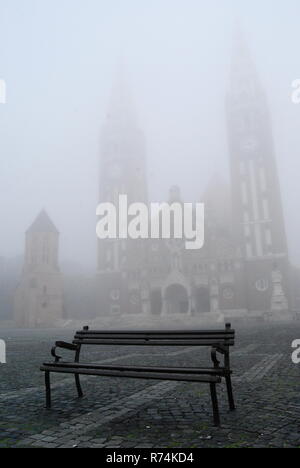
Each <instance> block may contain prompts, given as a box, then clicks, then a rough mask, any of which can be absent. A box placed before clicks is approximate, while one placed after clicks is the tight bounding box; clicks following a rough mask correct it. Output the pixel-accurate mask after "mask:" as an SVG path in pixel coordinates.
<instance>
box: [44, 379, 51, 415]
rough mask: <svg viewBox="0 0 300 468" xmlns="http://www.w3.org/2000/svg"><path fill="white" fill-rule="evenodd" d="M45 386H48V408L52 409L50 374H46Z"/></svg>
mask: <svg viewBox="0 0 300 468" xmlns="http://www.w3.org/2000/svg"><path fill="white" fill-rule="evenodd" d="M45 384H46V408H47V409H50V408H51V384H50V372H45Z"/></svg>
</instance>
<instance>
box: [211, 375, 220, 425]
mask: <svg viewBox="0 0 300 468" xmlns="http://www.w3.org/2000/svg"><path fill="white" fill-rule="evenodd" d="M210 394H211V402H212V407H213V413H214V425H215V426H220V413H219V404H218V396H217V388H216V384H215V383H211V384H210Z"/></svg>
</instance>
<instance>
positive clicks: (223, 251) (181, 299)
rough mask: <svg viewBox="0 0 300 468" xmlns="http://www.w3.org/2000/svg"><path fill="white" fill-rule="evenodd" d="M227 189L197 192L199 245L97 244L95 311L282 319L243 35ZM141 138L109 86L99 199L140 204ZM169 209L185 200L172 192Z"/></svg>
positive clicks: (284, 269)
mask: <svg viewBox="0 0 300 468" xmlns="http://www.w3.org/2000/svg"><path fill="white" fill-rule="evenodd" d="M226 111H227V124H228V141H229V153H230V172H231V178H230V185H231V186H230V187H227V186H226V184H224V182H222V181H221V180H219V179H218V178H217V177H215V178H213V179H212V181H211V183H210V185H209V187H208V189H207V190H206V192H205V193H204V194H203V199H202V200H201V201H203V202H204V203H205V217H206V218H205V219H206V221H205V245H204V247H203V248H202V249H201V250H199V251H187V250H185V248H184V243H183V242H180V241H178V240H176V241H175V240H173V241H172V240H171V241H169V242H166V241H153V240H148V241H145V240H134V241H133V240H120V239H119V240H118V239H116V240H105V241H103V240H99V242H98V285H99V291H98V294H99V301H98V304H99V313H100V314H102V315H107V314H112V315H118V314H150V315H154V316H166V315H167V316H168V315H180V316H183V315H184V314H185V315H187V316H199V317H201V319H202V320H203V321H204V322H205V321H212V322H218V321H223V320H227V319H234V318H236V319H244V320H251V319H259V320H268V319H274V320H285V319H289V318H291V315H290V313H289V298H290V293H289V279H290V278H289V275H290V273H289V272H290V269H289V260H288V249H287V241H286V234H285V227H284V217H283V210H282V204H281V196H280V186H279V180H278V174H277V168H276V159H275V151H274V145H273V139H272V129H271V118H270V115H269V108H268V103H267V98H266V94H265V92H264V90H263V88H262V86H261V83H260V80H259V76H258V74H257V72H256V69H255V66H254V64H253V62H252V58H251V55H250V52H249V50H248V48H247V45H246V44H245V43H244V41H243V38H242V37H240V38H239V39H238V40H237V45H236V50H235V52H234V57H233V62H232V69H231V79H230V89H229V92H228V96H227V100H226ZM147 193H148V191H147V162H146V154H145V141H144V136H143V133H142V132H141V130H140V128H139V126H138V123H137V119H136V116H135V113H134V111H133V104H132V101H131V97H130V95H129V92H128V90H127V89H126V88H125V87H122V86H121V87H119V88H118V89H116V90H114V92H113V97H112V102H111V105H110V111H109V113H108V116H107V120H106V123H105V125H104V127H103V131H102V148H101V173H100V202H112V203H114V204H115V205H117V199H118V196H119V195H120V194H127V195H128V199H129V202H146V203H147V202H148V201H149V200H148V194H147ZM168 201H169V202H170V203H173V202H179V203H181V202H183V200H182V199H181V195H180V189H179V188H178V187H172V189H171V190H170V198H169V200H168Z"/></svg>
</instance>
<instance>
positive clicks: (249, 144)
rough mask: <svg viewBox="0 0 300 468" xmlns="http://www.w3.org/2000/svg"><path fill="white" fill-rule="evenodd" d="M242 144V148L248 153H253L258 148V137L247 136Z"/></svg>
mask: <svg viewBox="0 0 300 468" xmlns="http://www.w3.org/2000/svg"><path fill="white" fill-rule="evenodd" d="M241 146H242V150H243V151H245V152H246V153H253V152H254V151H256V150H257V148H258V142H257V140H256V138H254V137H251V138H247V139H246V140H244V141H243V142H242V145H241Z"/></svg>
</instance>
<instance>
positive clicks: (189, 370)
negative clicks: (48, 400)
mask: <svg viewBox="0 0 300 468" xmlns="http://www.w3.org/2000/svg"><path fill="white" fill-rule="evenodd" d="M44 366H45V367H62V368H64V369H65V368H76V369H91V370H92V369H95V370H101V369H107V370H119V371H122V372H123V371H134V372H163V373H171V374H196V375H197V374H198V375H201V374H202V375H203V374H211V375H220V374H222V375H223V374H224V373H226V369H225V368H224V367H219V368H218V369H213V368H211V367H198V368H196V367H185V368H183V367H155V366H147V367H143V366H108V365H100V364H96V363H95V364H85V363H74V362H63V361H60V362H59V363H55V362H46V363H44Z"/></svg>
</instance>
